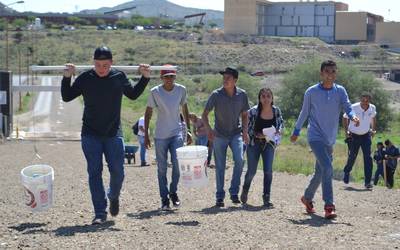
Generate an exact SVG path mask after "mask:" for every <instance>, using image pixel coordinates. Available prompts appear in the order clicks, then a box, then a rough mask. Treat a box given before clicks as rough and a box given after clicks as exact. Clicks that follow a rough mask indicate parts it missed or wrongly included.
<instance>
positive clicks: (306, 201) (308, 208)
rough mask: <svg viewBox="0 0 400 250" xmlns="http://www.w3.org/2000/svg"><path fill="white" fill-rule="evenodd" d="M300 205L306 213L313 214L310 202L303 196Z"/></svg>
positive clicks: (313, 210) (312, 206)
mask: <svg viewBox="0 0 400 250" xmlns="http://www.w3.org/2000/svg"><path fill="white" fill-rule="evenodd" d="M300 200H301V203H303V204H304V206H305V207H306V212H307V213H309V214H313V213H315V208H314V205H313V202H312V201H309V200H307V199H306V198H305V197H304V196H302V197H301V199H300Z"/></svg>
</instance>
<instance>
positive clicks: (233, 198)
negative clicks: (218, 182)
mask: <svg viewBox="0 0 400 250" xmlns="http://www.w3.org/2000/svg"><path fill="white" fill-rule="evenodd" d="M231 200H232V203H233V204H239V203H240V200H239V196H238V195H231Z"/></svg>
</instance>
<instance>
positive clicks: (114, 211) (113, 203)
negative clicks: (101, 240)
mask: <svg viewBox="0 0 400 250" xmlns="http://www.w3.org/2000/svg"><path fill="white" fill-rule="evenodd" d="M118 213H119V199H115V200H110V214H111V216H117V215H118Z"/></svg>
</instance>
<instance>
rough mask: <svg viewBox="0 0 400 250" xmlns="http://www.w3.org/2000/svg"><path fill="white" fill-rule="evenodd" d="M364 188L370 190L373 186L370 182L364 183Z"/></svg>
mask: <svg viewBox="0 0 400 250" xmlns="http://www.w3.org/2000/svg"><path fill="white" fill-rule="evenodd" d="M365 188H366V189H368V190H372V188H373V186H372V184H371V183H368V184H365Z"/></svg>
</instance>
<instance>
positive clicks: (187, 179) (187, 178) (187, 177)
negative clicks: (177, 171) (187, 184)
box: [182, 175, 192, 181]
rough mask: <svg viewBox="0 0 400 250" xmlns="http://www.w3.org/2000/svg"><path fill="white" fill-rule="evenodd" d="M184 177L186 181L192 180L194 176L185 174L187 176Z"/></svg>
mask: <svg viewBox="0 0 400 250" xmlns="http://www.w3.org/2000/svg"><path fill="white" fill-rule="evenodd" d="M182 179H183V180H184V181H191V180H192V176H190V175H185V176H182Z"/></svg>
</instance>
